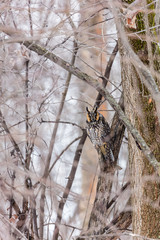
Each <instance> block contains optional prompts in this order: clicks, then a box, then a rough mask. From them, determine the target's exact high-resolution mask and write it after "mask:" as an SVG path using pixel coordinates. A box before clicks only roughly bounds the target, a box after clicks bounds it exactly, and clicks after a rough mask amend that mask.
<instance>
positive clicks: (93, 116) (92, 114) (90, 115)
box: [86, 107, 100, 124]
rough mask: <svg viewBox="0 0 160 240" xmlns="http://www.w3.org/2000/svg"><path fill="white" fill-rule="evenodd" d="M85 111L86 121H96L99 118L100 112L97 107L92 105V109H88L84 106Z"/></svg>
mask: <svg viewBox="0 0 160 240" xmlns="http://www.w3.org/2000/svg"><path fill="white" fill-rule="evenodd" d="M86 111H87V123H93V124H94V123H96V122H98V120H99V117H100V114H99V112H98V111H97V107H94V108H93V110H92V111H89V109H88V107H86Z"/></svg>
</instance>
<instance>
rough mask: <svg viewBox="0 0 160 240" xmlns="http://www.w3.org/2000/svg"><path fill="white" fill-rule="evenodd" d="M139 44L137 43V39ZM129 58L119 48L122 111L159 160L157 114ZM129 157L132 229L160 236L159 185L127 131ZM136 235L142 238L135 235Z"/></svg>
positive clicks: (139, 232)
mask: <svg viewBox="0 0 160 240" xmlns="http://www.w3.org/2000/svg"><path fill="white" fill-rule="evenodd" d="M137 48H138V43H137ZM129 60H131V59H128V58H127V54H126V52H125V50H124V49H123V48H121V67H122V84H123V90H124V106H125V113H126V115H127V117H128V118H129V119H130V121H131V122H132V124H133V125H134V126H135V127H136V128H137V130H139V132H140V133H141V135H142V136H143V138H144V139H145V141H146V142H147V144H148V145H149V146H150V148H151V150H152V151H153V153H154V155H155V156H156V158H157V160H160V146H159V133H160V128H159V125H158V118H157V116H156V109H155V104H154V102H153V100H152V99H151V97H150V95H149V92H148V90H147V89H146V88H145V87H144V85H143V84H142V82H141V80H140V78H139V76H138V74H137V72H136V69H135V68H134V67H133V65H132V63H131V61H129ZM128 147H129V161H130V171H131V178H132V179H131V180H132V187H133V194H132V207H133V219H132V220H133V232H134V233H135V234H137V235H141V236H146V237H149V238H159V236H160V221H159V219H160V209H159V196H160V191H159V190H160V188H159V187H160V186H159V183H158V179H157V178H158V177H157V176H156V174H155V172H154V170H153V167H152V166H151V165H150V164H149V162H148V160H147V159H146V158H145V157H144V155H143V154H142V153H141V150H140V149H139V148H138V147H137V144H136V143H135V140H134V139H133V137H132V136H131V134H129V135H128ZM135 239H142V238H141V237H135Z"/></svg>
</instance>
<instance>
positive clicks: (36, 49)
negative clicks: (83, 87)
mask: <svg viewBox="0 0 160 240" xmlns="http://www.w3.org/2000/svg"><path fill="white" fill-rule="evenodd" d="M24 45H25V46H26V47H28V48H29V49H30V50H32V51H34V52H36V53H37V54H39V55H43V56H44V57H46V58H48V59H50V60H51V61H53V62H54V63H56V64H58V65H59V66H61V67H62V68H64V69H65V70H67V71H69V72H70V73H72V74H73V75H75V76H77V77H78V78H80V79H81V80H83V81H84V82H86V83H88V84H89V85H90V86H92V87H94V88H95V89H97V91H98V92H99V93H100V94H101V95H103V96H104V97H105V99H106V100H107V101H108V102H109V103H110V105H111V106H112V107H113V109H114V110H115V111H116V112H117V113H118V115H119V118H120V119H121V120H122V121H123V123H124V125H125V126H126V127H127V129H128V130H129V131H130V133H131V134H132V136H133V138H134V139H135V141H137V142H138V144H139V146H140V147H141V149H142V151H143V153H144V155H145V156H146V158H147V159H148V161H149V162H150V163H151V165H152V166H153V167H154V169H155V170H156V171H157V173H158V174H160V163H159V162H158V161H157V159H156V158H155V157H154V155H153V153H152V152H151V150H150V148H149V147H148V145H147V144H146V142H145V141H144V139H143V138H142V136H141V135H140V134H139V132H138V131H137V129H136V128H134V126H133V125H132V124H131V122H130V121H129V119H128V118H127V117H126V116H125V114H124V112H123V111H122V109H121V107H120V106H119V104H118V103H117V102H116V101H115V99H114V98H113V97H112V96H111V94H110V93H109V92H108V91H107V89H104V88H103V86H102V85H101V84H99V82H98V81H97V80H96V79H94V78H92V77H91V76H89V75H88V74H86V73H84V72H82V71H80V70H79V69H78V68H77V67H74V66H73V65H71V64H69V63H68V62H66V61H64V60H63V59H62V58H60V57H58V56H56V55H55V54H53V53H51V52H49V51H47V50H46V49H45V48H43V47H41V46H39V45H37V44H34V43H30V42H24ZM145 69H146V67H145ZM145 73H146V74H149V75H148V76H149V78H150V73H148V70H146V71H145ZM151 79H152V78H151ZM156 92H157V91H156ZM158 92H159V90H158Z"/></svg>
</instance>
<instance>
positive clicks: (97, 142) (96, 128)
mask: <svg viewBox="0 0 160 240" xmlns="http://www.w3.org/2000/svg"><path fill="white" fill-rule="evenodd" d="M86 110H87V121H86V122H87V133H88V136H89V138H90V140H91V142H92V143H93V146H94V147H95V148H96V150H97V151H98V154H99V155H100V156H101V158H102V160H104V161H107V162H108V164H109V163H111V162H114V157H113V153H112V148H111V139H110V127H109V124H108V123H107V122H106V120H105V118H104V117H103V115H102V114H100V113H99V112H98V111H97V107H95V108H93V110H92V111H89V109H88V108H86Z"/></svg>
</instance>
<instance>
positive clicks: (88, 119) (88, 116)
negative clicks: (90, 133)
mask: <svg viewBox="0 0 160 240" xmlns="http://www.w3.org/2000/svg"><path fill="white" fill-rule="evenodd" d="M87 121H88V122H91V117H90V114H89V113H87Z"/></svg>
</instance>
